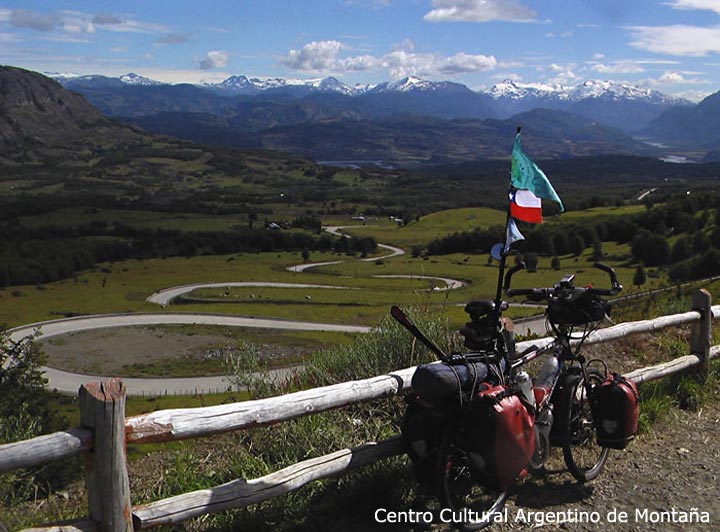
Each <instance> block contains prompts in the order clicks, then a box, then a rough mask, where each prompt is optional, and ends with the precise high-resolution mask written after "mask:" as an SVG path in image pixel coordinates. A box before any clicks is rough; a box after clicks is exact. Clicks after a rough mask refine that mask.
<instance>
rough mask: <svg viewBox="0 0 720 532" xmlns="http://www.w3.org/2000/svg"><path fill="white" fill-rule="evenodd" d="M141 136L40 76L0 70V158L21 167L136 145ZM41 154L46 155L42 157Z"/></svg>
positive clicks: (82, 99)
mask: <svg viewBox="0 0 720 532" xmlns="http://www.w3.org/2000/svg"><path fill="white" fill-rule="evenodd" d="M141 139H142V135H141V134H140V133H139V132H138V131H137V130H136V129H134V128H131V127H129V126H127V125H124V124H121V123H119V122H117V121H115V120H111V119H109V118H107V117H105V116H104V115H103V114H102V113H100V112H99V111H98V110H97V109H96V108H95V107H93V106H92V105H90V104H89V103H88V102H87V100H86V99H85V98H84V97H82V96H81V95H79V94H75V93H72V92H70V91H67V90H65V89H64V88H63V87H62V86H61V85H60V84H59V83H57V82H56V81H53V80H51V79H49V78H47V77H45V76H42V75H40V74H37V73H34V72H30V71H28V70H23V69H19V68H15V67H8V66H1V67H0V148H2V149H3V157H4V158H6V159H7V158H11V159H13V160H15V161H18V162H27V161H28V160H36V159H37V158H38V157H42V155H41V152H42V151H43V150H54V149H62V152H61V153H60V152H53V153H52V155H53V156H54V157H69V158H71V159H75V158H77V156H78V153H79V152H84V151H87V150H97V149H105V148H108V147H109V146H111V145H114V146H118V145H121V144H126V143H136V142H139V141H140V140H141ZM45 155H50V153H49V152H46V153H45Z"/></svg>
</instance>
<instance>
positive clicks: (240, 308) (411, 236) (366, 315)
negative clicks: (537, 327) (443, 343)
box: [0, 207, 666, 377]
mask: <svg viewBox="0 0 720 532" xmlns="http://www.w3.org/2000/svg"><path fill="white" fill-rule="evenodd" d="M637 210H638V208H636V207H627V208H605V209H592V211H593V212H592V213H585V212H584V213H570V214H568V215H563V216H562V217H560V218H559V219H558V220H555V219H553V220H551V223H562V220H568V221H569V220H571V219H573V218H574V219H581V218H583V217H588V216H620V215H623V214H629V213H632V212H636V211H637ZM62 214H63V213H57V216H59V217H62ZM64 214H65V215H66V216H68V217H73V216H74V217H75V218H74V222H73V223H84V222H87V221H92V220H97V219H98V218H94V216H96V215H97V214H98V213H92V212H84V211H82V210H71V211H66V212H65V213H64ZM101 214H102V215H103V216H105V215H108V216H109V211H105V212H104V213H102V212H101ZM116 214H118V215H119V216H121V219H122V220H124V221H125V222H127V223H128V224H146V225H145V226H147V227H165V228H171V227H177V228H182V229H188V228H189V227H203V228H212V229H219V228H223V227H230V226H231V225H232V224H233V223H236V222H237V219H233V217H228V216H210V215H207V216H205V215H192V216H187V215H184V214H179V215H178V214H164V213H152V214H153V215H151V216H147V217H145V216H144V213H142V212H133V213H131V212H127V211H118V212H117V213H116ZM122 216H127V218H122ZM59 219H60V218H59ZM107 220H108V221H109V220H110V218H107ZM503 220H504V214H503V213H501V212H500V211H494V210H491V209H482V208H478V209H455V210H452V211H443V212H439V213H435V214H432V215H427V216H423V217H422V218H421V219H420V220H419V221H414V222H411V223H410V224H408V225H407V226H403V227H400V226H398V224H397V223H395V222H391V221H390V220H375V221H374V222H373V224H372V225H365V226H361V225H358V226H355V227H349V228H346V229H345V232H346V233H348V234H351V235H353V236H373V237H375V238H376V240H377V241H378V242H388V243H393V244H396V245H399V246H402V247H403V248H404V249H408V248H409V247H410V246H412V245H415V244H422V243H426V242H428V241H430V240H431V239H432V238H435V237H437V236H442V235H445V234H448V233H450V232H454V231H462V230H464V229H470V228H472V227H475V226H478V227H482V226H487V225H490V224H498V223H503ZM333 221H335V220H333ZM603 252H604V254H605V258H604V259H603V260H604V261H605V262H607V263H609V264H611V265H612V266H614V267H615V269H616V271H617V273H618V278H619V280H620V282H621V283H622V284H623V285H624V286H625V288H626V290H625V292H624V293H632V292H633V291H635V290H636V289H635V288H634V287H632V286H631V282H632V277H633V274H634V271H635V268H634V266H633V265H630V261H629V258H630V251H629V246H627V245H618V244H612V243H605V244H603ZM590 254H591V250H590V249H586V250H585V252H584V253H583V254H582V255H581V256H579V257H574V256H571V255H566V256H561V257H559V259H560V269H559V270H553V269H551V267H550V258H549V257H541V258H540V259H539V264H538V270H537V272H535V273H527V272H520V273H518V274H517V275H516V276H515V278H514V280H513V286H514V287H531V286H552V285H553V284H554V283H556V282H557V281H558V280H559V279H560V278H561V277H562V276H563V275H564V274H565V273H575V274H576V283H577V284H578V285H586V284H592V285H594V286H607V284H608V282H607V277H606V276H605V274H603V273H602V272H600V271H599V270H596V269H594V268H592V260H591V257H590ZM328 261H342V262H340V263H339V264H333V265H326V266H320V267H317V268H312V269H309V270H307V271H305V272H302V273H292V272H290V271H288V270H287V267H289V266H291V265H296V264H300V263H302V258H301V256H300V254H299V253H255V254H233V255H223V256H201V257H193V258H167V259H152V260H143V261H139V260H126V261H119V262H116V263H112V264H101V265H99V267H97V268H94V269H92V270H88V271H84V272H82V273H81V274H79V275H77V276H76V277H75V278H74V279H68V280H64V281H59V282H55V283H48V284H45V285H38V286H20V287H12V288H8V289H5V290H0V322H4V323H5V324H7V326H16V325H22V324H27V323H32V322H38V321H44V320H48V319H56V318H61V317H65V316H75V315H83V314H101V313H111V312H199V313H221V314H236V315H243V316H251V317H264V318H281V319H289V320H302V321H314V322H319V323H342V324H352V325H371V326H372V325H375V324H377V323H378V322H379V320H381V319H382V318H383V317H385V316H387V315H388V312H389V309H390V306H391V305H394V304H397V305H401V306H403V307H410V306H414V307H420V308H430V309H433V310H432V312H434V313H438V314H441V315H443V316H444V317H446V318H447V319H448V320H449V322H450V324H451V325H452V326H453V327H458V326H459V325H461V324H463V323H464V322H465V321H467V316H466V314H465V313H464V312H463V306H464V304H465V303H466V302H467V301H469V300H472V299H491V298H493V297H494V296H495V291H496V287H497V263H496V262H495V261H490V262H488V257H487V255H479V254H455V255H446V256H431V257H412V256H411V255H410V254H409V253H406V254H405V255H401V256H396V257H393V258H390V259H382V260H375V261H360V260H356V258H355V257H352V256H346V255H340V254H334V253H311V256H310V262H328ZM398 275H404V276H423V277H436V278H450V279H455V280H459V281H461V282H462V283H463V286H462V287H461V288H459V289H455V290H444V289H443V288H444V287H445V283H444V282H443V281H441V280H439V279H418V278H415V279H403V278H386V277H383V276H398ZM233 281H247V282H281V283H302V284H321V285H330V286H338V287H344V288H345V289H342V290H337V289H328V288H310V287H304V288H276V287H245V288H229V287H228V288H220V289H197V290H195V291H193V292H192V293H189V294H186V296H185V297H184V298H183V299H182V300H179V301H178V303H177V304H173V305H170V306H168V307H167V308H165V309H162V308H160V307H158V306H157V305H153V304H151V303H148V302H147V301H146V298H147V297H148V296H149V295H150V294H152V293H153V292H155V291H158V290H161V289H163V288H168V287H172V286H178V285H185V284H191V283H203V282H218V283H222V282H233ZM665 282H666V279H665V278H664V276H663V275H661V274H658V273H657V272H655V271H654V270H652V269H649V270H648V283H647V284H646V285H645V286H643V289H644V290H647V289H652V288H657V287H659V286H662V285H663V284H664V283H665ZM516 302H517V301H516ZM537 312H538V310H537V309H529V308H522V307H511V309H510V310H509V311H508V313H507V315H509V316H510V317H513V318H518V317H524V316H527V315H530V314H535V313H537ZM117 334H118V335H119V336H118V338H120V337H121V336H122V335H121V334H120V333H117ZM123 334H125V335H126V336H127V334H128V333H127V332H125V333H123ZM182 334H187V335H188V338H189V336H192V335H197V334H198V333H197V331H195V332H193V331H190V330H187V331H185V332H184V333H182ZM238 334H241V335H242V336H243V337H244V338H249V339H250V340H252V341H256V342H257V343H259V344H260V345H262V346H265V349H266V350H272V349H275V348H277V347H280V348H281V349H284V350H286V351H288V352H290V354H291V356H290V357H289V358H287V359H286V360H285V361H284V363H294V362H297V361H301V360H302V358H303V356H304V354H305V353H309V352H311V351H313V350H317V349H320V348H322V347H324V346H328V345H332V344H334V343H344V342H345V341H347V339H348V338H347V337H346V335H332V334H326V333H282V334H275V333H273V334H272V335H270V336H272V340H271V341H268V340H267V338H268V334H267V332H264V331H253V330H247V329H246V330H243V331H242V333H238ZM138 335H140V332H138ZM216 336H217V335H216ZM231 336H232V335H231ZM71 340H72V339H71V338H55V339H53V340H52V341H51V342H53V344H52V345H51V346H54V347H56V348H57V349H56V351H58V352H60V351H62V349H60V347H62V346H61V345H58V342H59V343H60V344H62V343H63V342H70V341H71ZM126 340H127V341H128V342H129V341H131V340H132V339H131V338H126ZM74 341H75V342H76V343H75V344H72V345H77V346H78V352H77V356H76V357H75V358H73V357H72V356H71V357H70V359H67V358H60V357H59V355H57V356H55V358H52V357H51V365H55V366H57V367H62V368H64V369H70V370H75V371H84V372H91V373H92V372H96V373H97V372H102V371H103V370H104V369H107V368H104V367H103V365H107V364H109V362H102V361H103V360H106V361H107V360H111V359H112V356H111V357H110V358H108V355H107V353H105V354H102V353H100V351H98V350H97V349H95V347H97V346H95V347H93V346H92V345H83V344H82V342H79V340H77V339H75V340H74ZM107 341H109V340H107ZM78 342H79V343H78ZM91 343H92V342H91ZM95 343H96V344H97V343H98V342H95ZM101 343H102V342H101ZM185 343H187V344H190V343H192V342H191V341H190V340H189V339H188V341H186V342H185ZM211 343H212V342H211ZM91 347H93V349H91ZM198 349H199V348H198ZM180 351H181V350H180V349H178V352H177V353H175V354H174V355H173V354H167V355H166V356H159V357H155V356H150V355H148V356H147V357H141V359H139V360H136V359H133V360H125V361H123V362H122V363H120V365H119V366H118V365H117V364H115V365H113V366H112V368H110V369H112V370H113V371H114V372H115V373H116V374H118V375H123V376H168V377H176V376H185V375H194V374H216V373H218V372H219V371H222V368H220V366H219V365H218V363H217V361H208V360H198V357H197V356H195V355H194V354H190V355H188V354H187V353H184V352H180ZM139 352H142V349H140V350H139ZM93 353H94V355H92V354H93ZM88 354H90V355H92V356H89V357H87V358H83V357H84V356H85V355H88ZM200 358H201V357H200ZM116 366H117V367H116Z"/></svg>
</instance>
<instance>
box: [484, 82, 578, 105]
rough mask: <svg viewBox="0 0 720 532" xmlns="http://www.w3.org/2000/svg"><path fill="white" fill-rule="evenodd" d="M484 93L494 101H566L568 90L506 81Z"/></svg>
mask: <svg viewBox="0 0 720 532" xmlns="http://www.w3.org/2000/svg"><path fill="white" fill-rule="evenodd" d="M486 92H487V94H488V95H489V96H492V97H493V98H495V99H496V100H500V99H507V100H523V99H525V98H557V99H567V97H568V94H569V88H568V87H565V86H563V85H558V84H545V83H519V82H517V81H513V80H510V79H506V80H505V81H503V82H502V83H498V84H496V85H493V86H492V87H491V88H490V90H488V91H486Z"/></svg>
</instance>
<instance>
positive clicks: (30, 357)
mask: <svg viewBox="0 0 720 532" xmlns="http://www.w3.org/2000/svg"><path fill="white" fill-rule="evenodd" d="M34 340H35V336H28V337H25V338H23V339H21V340H19V341H17V342H16V341H13V340H11V339H10V338H9V337H8V335H7V334H6V333H4V332H3V333H0V397H2V401H0V443H9V442H13V441H19V440H26V439H29V438H33V437H35V436H37V435H39V434H41V433H42V432H43V429H44V428H46V426H47V425H48V424H49V411H48V406H49V403H50V398H49V395H48V393H47V389H46V386H47V380H46V379H45V377H44V376H43V372H42V365H43V363H44V362H45V356H44V355H43V352H42V351H41V350H40V347H39V346H38V344H37V343H35V341H34ZM36 475H37V472H36V471H34V470H31V471H30V472H27V473H23V474H16V473H15V472H9V473H5V474H2V475H0V498H2V499H3V500H4V501H5V502H7V503H9V504H11V505H13V504H15V503H16V502H18V501H21V500H24V499H27V498H28V497H31V496H32V495H33V493H34V492H35V491H36V489H37V488H38V487H41V485H42V484H45V483H46V482H53V483H54V482H56V481H57V480H59V477H60V476H61V475H60V474H54V475H53V476H55V477H56V478H52V477H49V478H46V479H42V481H40V482H38V483H37V484H38V485H36V484H35V481H36Z"/></svg>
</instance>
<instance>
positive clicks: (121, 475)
mask: <svg viewBox="0 0 720 532" xmlns="http://www.w3.org/2000/svg"><path fill="white" fill-rule="evenodd" d="M717 317H720V305H719V306H715V307H712V306H711V297H710V294H709V293H708V292H707V291H705V290H699V291H697V292H696V293H695V294H694V296H693V300H692V310H691V311H689V312H684V313H681V314H674V315H670V316H661V317H659V318H655V319H651V320H643V321H636V322H629V323H621V324H618V325H615V326H612V327H608V328H606V329H601V330H598V331H595V332H594V333H592V334H591V335H590V336H589V337H588V338H587V340H586V341H585V343H586V344H589V343H598V342H607V341H610V340H616V339H619V338H623V337H624V336H627V335H629V334H634V333H641V332H654V331H658V330H660V329H663V328H666V327H674V326H679V325H685V324H692V335H691V342H690V353H689V354H688V355H685V356H682V357H679V358H677V359H675V360H672V361H670V362H666V363H663V364H658V365H656V366H651V367H646V368H642V369H638V370H635V371H632V372H631V373H628V374H627V375H626V376H627V377H629V378H631V379H633V380H634V381H635V382H638V383H639V382H645V381H649V380H652V379H658V378H661V377H665V376H667V375H670V374H673V373H677V372H680V371H685V370H688V369H691V368H692V369H694V370H695V373H696V374H697V375H698V376H699V378H700V379H701V380H704V379H705V378H707V375H708V369H709V366H708V364H709V360H710V359H711V358H713V357H717V356H718V355H719V354H720V346H714V347H711V344H712V340H711V338H712V319H713V318H717ZM550 342H552V339H551V338H542V339H539V340H533V341H530V342H521V343H519V344H518V350H522V349H525V348H527V347H530V346H531V345H536V346H544V345H548V344H549V343H550ZM414 371H415V368H414V367H412V368H406V369H403V370H399V371H394V372H392V373H389V374H387V375H381V376H378V377H373V378H370V379H363V380H359V381H352V382H345V383H340V384H335V385H332V386H325V387H321V388H314V389H311V390H304V391H300V392H295V393H291V394H286V395H283V396H280V397H272V398H268V399H261V400H254V401H244V402H240V403H234V404H230V405H219V406H213V407H203V408H183V409H173V410H161V411H157V412H153V413H150V414H143V415H139V416H132V417H128V418H125V408H124V407H125V394H124V389H123V385H122V382H121V381H119V380H118V379H111V380H109V381H106V382H103V383H89V384H86V385H84V386H82V387H81V388H80V391H79V404H80V418H81V424H82V427H81V428H78V429H72V430H68V431H63V432H56V433H54V434H48V435H45V436H39V437H36V438H33V439H30V440H25V441H21V442H15V443H9V444H5V445H0V472H4V471H9V470H13V469H17V468H23V467H32V466H37V465H41V464H44V463H47V462H50V461H53V460H58V459H61V458H65V457H69V456H73V455H76V454H79V453H82V454H83V455H84V458H85V464H86V476H87V492H88V513H89V517H88V518H84V519H82V520H77V521H73V522H71V523H62V524H52V525H42V526H40V527H37V528H32V529H28V530H38V531H39V530H43V531H51V530H54V531H81V530H82V531H90V530H93V531H95V530H99V531H113V532H114V531H130V530H140V529H144V528H152V527H157V526H162V525H173V524H177V523H180V522H182V521H185V520H187V519H190V518H192V517H197V516H201V515H204V514H208V513H214V512H218V511H222V510H228V509H232V508H242V507H245V506H248V505H251V504H256V503H258V502H262V501H265V500H268V499H270V498H273V497H277V496H278V495H281V494H284V493H288V492H291V491H294V490H297V489H299V488H301V487H302V486H304V485H306V484H308V483H309V482H313V481H315V480H320V479H323V478H328V477H330V476H336V475H340V474H343V473H346V472H347V471H350V470H352V469H355V468H358V467H362V466H364V465H367V464H370V463H374V462H376V461H378V460H381V459H384V458H388V457H391V456H396V455H399V454H402V453H403V452H404V449H403V446H402V442H401V441H400V438H399V437H397V436H396V437H393V438H390V439H388V440H385V441H380V442H371V443H367V444H365V445H361V446H359V447H356V448H353V449H342V450H339V451H336V452H334V453H331V454H328V455H325V456H320V457H317V458H312V459H309V460H305V461H302V462H299V463H297V464H294V465H292V466H289V467H286V468H284V469H281V470H279V471H276V472H274V473H271V474H269V475H266V476H263V477H260V478H257V479H251V480H244V479H238V480H234V481H231V482H228V483H225V484H222V485H220V486H215V487H213V488H209V489H204V490H198V491H194V492H190V493H183V494H180V495H176V496H174V497H170V498H167V499H162V500H159V501H154V502H150V503H146V504H141V505H139V506H136V507H134V508H132V507H131V502H130V488H129V480H128V470H127V463H126V459H125V446H126V444H127V443H150V442H159V441H173V440H181V439H187V438H196V437H200V436H209V435H213V434H218V433H222V432H228V431H237V430H243V429H247V428H250V427H259V426H264V425H270V424H273V423H279V422H282V421H287V420H289V419H294V418H298V417H301V416H305V415H309V414H313V413H317V412H322V411H326V410H330V409H336V408H342V407H344V406H348V405H352V404H357V403H361V402H365V401H372V400H376V399H381V398H386V397H392V396H395V395H399V394H402V393H404V392H406V391H408V390H409V389H410V380H411V377H412V375H413V373H414Z"/></svg>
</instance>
